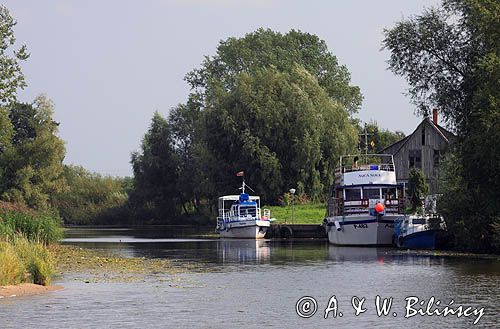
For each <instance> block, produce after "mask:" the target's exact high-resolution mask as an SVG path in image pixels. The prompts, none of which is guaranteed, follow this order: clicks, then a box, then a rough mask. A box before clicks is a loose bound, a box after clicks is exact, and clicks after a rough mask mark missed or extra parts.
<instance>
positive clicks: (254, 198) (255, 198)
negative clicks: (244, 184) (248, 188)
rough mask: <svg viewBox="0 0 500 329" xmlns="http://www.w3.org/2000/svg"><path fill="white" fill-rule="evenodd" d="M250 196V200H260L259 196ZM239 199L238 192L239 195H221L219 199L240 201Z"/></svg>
mask: <svg viewBox="0 0 500 329" xmlns="http://www.w3.org/2000/svg"><path fill="white" fill-rule="evenodd" d="M249 198H250V200H260V197H259V196H253V195H250V196H249ZM239 199H240V195H239V194H237V195H224V196H221V197H220V198H219V200H222V201H238V200H239Z"/></svg>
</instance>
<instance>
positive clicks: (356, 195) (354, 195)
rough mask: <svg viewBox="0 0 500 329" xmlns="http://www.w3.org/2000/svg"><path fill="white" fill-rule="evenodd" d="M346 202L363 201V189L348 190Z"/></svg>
mask: <svg viewBox="0 0 500 329" xmlns="http://www.w3.org/2000/svg"><path fill="white" fill-rule="evenodd" d="M344 192H345V201H352V200H361V189H359V188H346V189H345V190H344Z"/></svg>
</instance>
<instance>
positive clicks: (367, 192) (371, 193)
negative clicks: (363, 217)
mask: <svg viewBox="0 0 500 329" xmlns="http://www.w3.org/2000/svg"><path fill="white" fill-rule="evenodd" d="M363 198H364V199H379V198H380V188H363Z"/></svg>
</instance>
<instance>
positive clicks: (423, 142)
mask: <svg viewBox="0 0 500 329" xmlns="http://www.w3.org/2000/svg"><path fill="white" fill-rule="evenodd" d="M422 145H425V127H422Z"/></svg>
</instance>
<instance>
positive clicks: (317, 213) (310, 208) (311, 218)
mask: <svg viewBox="0 0 500 329" xmlns="http://www.w3.org/2000/svg"><path fill="white" fill-rule="evenodd" d="M263 208H267V209H269V210H271V218H276V221H275V222H273V223H291V222H292V206H264V207H263ZM293 213H294V215H293V217H294V223H295V224H321V223H322V222H323V218H324V217H325V205H324V204H323V203H310V204H298V205H294V209H293Z"/></svg>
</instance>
